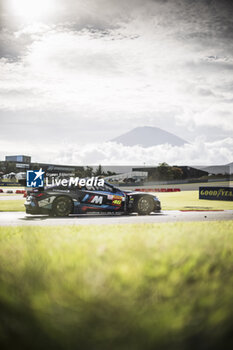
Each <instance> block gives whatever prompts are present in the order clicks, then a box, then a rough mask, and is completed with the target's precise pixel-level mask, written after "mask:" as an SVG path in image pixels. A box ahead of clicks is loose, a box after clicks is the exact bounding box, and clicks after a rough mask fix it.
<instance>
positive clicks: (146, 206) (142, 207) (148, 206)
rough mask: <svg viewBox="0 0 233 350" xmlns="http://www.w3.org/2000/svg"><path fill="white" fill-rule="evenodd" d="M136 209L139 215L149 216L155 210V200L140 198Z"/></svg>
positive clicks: (145, 197)
mask: <svg viewBox="0 0 233 350" xmlns="http://www.w3.org/2000/svg"><path fill="white" fill-rule="evenodd" d="M135 209H136V212H137V213H138V214H139V215H149V214H150V213H151V212H152V211H153V210H154V202H153V199H152V198H150V197H147V196H142V197H140V198H139V199H138V200H137V203H136V208H135Z"/></svg>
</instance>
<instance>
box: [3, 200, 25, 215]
mask: <svg viewBox="0 0 233 350" xmlns="http://www.w3.org/2000/svg"><path fill="white" fill-rule="evenodd" d="M24 202H25V199H15V200H14V199H9V200H0V212H1V211H25V207H24Z"/></svg>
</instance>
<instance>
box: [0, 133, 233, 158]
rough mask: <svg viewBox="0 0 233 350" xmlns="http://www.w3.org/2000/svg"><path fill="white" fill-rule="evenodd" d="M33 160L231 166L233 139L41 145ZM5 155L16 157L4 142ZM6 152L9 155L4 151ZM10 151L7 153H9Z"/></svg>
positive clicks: (23, 150)
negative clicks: (178, 143) (149, 144)
mask: <svg viewBox="0 0 233 350" xmlns="http://www.w3.org/2000/svg"><path fill="white" fill-rule="evenodd" d="M30 147H31V148H30V155H32V157H33V161H35V162H36V161H40V162H50V163H53V164H71V165H72V164H73V165H75V164H77V165H98V164H102V165H144V164H146V165H157V164H159V163H162V162H167V163H168V164H173V165H174V164H176V165H186V164H189V165H211V164H216V165H217V164H227V163H229V162H231V161H232V159H233V138H230V137H229V138H226V139H223V140H220V141H215V142H205V141H204V140H203V139H202V138H201V137H200V138H197V139H196V140H195V142H193V143H191V144H185V145H184V146H182V147H172V146H171V145H168V144H165V145H159V146H154V147H149V148H143V147H141V146H133V147H127V146H123V145H121V144H117V143H115V142H105V143H93V144H87V145H85V146H84V145H78V146H77V145H76V144H67V142H66V143H64V142H63V143H60V146H59V147H56V146H54V145H52V144H51V145H50V147H49V148H47V147H46V145H43V144H41V145H40V147H39V148H38V147H37V145H33V144H32V145H31V146H30ZM0 149H1V150H2V154H0V156H2V158H3V156H5V155H6V154H15V153H16V152H15V149H14V147H13V146H12V145H11V144H10V143H9V142H1V143H0ZM3 150H5V153H4V151H3ZM28 150H29V144H28V143H27V141H26V140H25V141H24V142H21V143H19V144H18V149H17V153H20V154H21V153H22V154H25V153H26V154H28ZM6 151H7V152H6Z"/></svg>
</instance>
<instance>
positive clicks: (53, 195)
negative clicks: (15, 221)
mask: <svg viewBox="0 0 233 350" xmlns="http://www.w3.org/2000/svg"><path fill="white" fill-rule="evenodd" d="M25 208H26V213H27V214H47V215H50V216H58V217H64V216H69V215H70V214H85V213H88V212H112V213H124V214H130V213H133V212H136V213H138V214H139V215H149V214H150V213H152V212H160V210H161V205H160V201H159V199H158V198H157V197H156V196H154V195H153V194H149V193H145V192H134V191H123V190H121V189H119V188H117V187H115V186H113V185H111V184H109V183H107V182H104V185H103V186H98V185H96V186H83V187H81V188H80V187H77V186H70V187H66V188H64V187H63V186H53V187H47V188H46V187H45V188H36V189H33V190H31V191H28V192H27V198H26V202H25Z"/></svg>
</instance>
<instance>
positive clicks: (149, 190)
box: [135, 188, 180, 192]
mask: <svg viewBox="0 0 233 350" xmlns="http://www.w3.org/2000/svg"><path fill="white" fill-rule="evenodd" d="M135 191H139V192H180V188H136V189H135Z"/></svg>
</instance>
